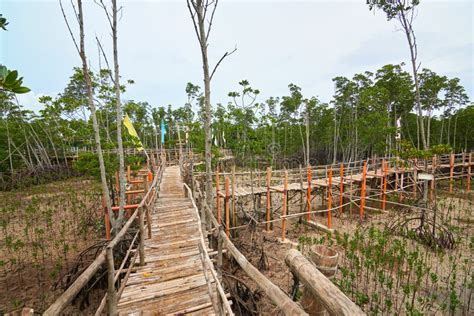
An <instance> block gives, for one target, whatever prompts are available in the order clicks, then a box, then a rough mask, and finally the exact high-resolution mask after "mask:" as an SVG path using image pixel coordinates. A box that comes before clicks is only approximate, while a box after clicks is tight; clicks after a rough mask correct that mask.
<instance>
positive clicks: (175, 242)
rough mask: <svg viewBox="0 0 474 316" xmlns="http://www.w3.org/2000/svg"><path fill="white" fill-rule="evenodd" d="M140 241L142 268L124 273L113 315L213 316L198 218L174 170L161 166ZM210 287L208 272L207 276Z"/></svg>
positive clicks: (214, 288) (173, 167) (175, 167)
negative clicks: (145, 235)
mask: <svg viewBox="0 0 474 316" xmlns="http://www.w3.org/2000/svg"><path fill="white" fill-rule="evenodd" d="M151 219H152V223H151V229H152V238H151V239H147V240H145V266H142V267H137V270H136V271H135V272H133V273H131V274H130V277H129V279H128V281H127V284H126V286H125V289H124V291H123V293H122V296H121V297H120V300H119V302H118V306H117V307H118V308H117V310H118V313H119V315H167V314H180V315H183V314H192V315H213V314H214V309H213V307H212V300H211V296H210V295H213V296H216V287H215V285H214V283H212V285H211V287H212V290H213V293H212V294H210V293H209V291H208V285H207V282H206V278H205V276H204V270H203V266H202V261H201V255H200V252H199V242H200V238H201V237H200V234H199V229H198V226H197V225H198V219H197V217H196V211H195V210H194V208H193V204H192V202H191V200H190V199H189V198H187V197H185V196H184V189H183V183H182V181H181V176H180V174H179V168H178V166H171V167H167V168H166V169H165V171H164V174H163V180H162V182H161V186H160V197H159V198H158V199H157V201H156V203H155V205H154V208H153V211H152V215H151ZM207 276H208V278H210V280H211V282H213V279H212V277H211V272H210V271H208V272H207Z"/></svg>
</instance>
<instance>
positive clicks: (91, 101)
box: [77, 0, 116, 227]
mask: <svg viewBox="0 0 474 316" xmlns="http://www.w3.org/2000/svg"><path fill="white" fill-rule="evenodd" d="M77 5H78V12H79V14H78V22H79V32H80V35H79V37H80V48H79V56H80V57H81V61H82V72H83V74H84V81H85V83H86V87H87V104H88V106H89V109H90V111H91V117H92V126H93V128H94V140H95V145H96V149H97V156H98V158H99V169H100V179H101V183H102V194H103V197H104V199H105V204H106V206H107V212H108V214H109V218H110V221H111V224H112V227H115V225H116V224H115V217H114V214H113V212H112V205H111V202H110V195H109V187H108V185H107V176H106V172H105V164H104V156H103V153H102V145H101V144H100V133H99V124H98V123H97V116H96V108H95V104H94V98H93V92H92V82H91V78H90V76H89V68H88V66H87V57H86V53H85V45H84V16H83V12H82V0H77Z"/></svg>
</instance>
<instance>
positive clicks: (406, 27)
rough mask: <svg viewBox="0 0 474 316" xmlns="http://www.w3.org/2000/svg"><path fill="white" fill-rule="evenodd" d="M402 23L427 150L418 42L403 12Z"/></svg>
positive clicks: (424, 145) (421, 128)
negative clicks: (417, 60)
mask: <svg viewBox="0 0 474 316" xmlns="http://www.w3.org/2000/svg"><path fill="white" fill-rule="evenodd" d="M400 22H401V24H402V26H403V30H404V31H405V35H406V37H407V41H408V46H409V47H410V57H411V66H412V71H413V79H414V81H415V101H416V109H417V112H418V118H417V119H418V121H419V123H418V125H419V127H420V132H421V141H422V144H423V149H427V148H428V147H427V143H426V136H425V127H424V125H423V111H422V109H421V100H420V83H419V80H418V69H417V65H416V58H417V47H416V40H415V38H414V32H413V29H412V25H411V22H409V21H408V20H407V17H406V16H405V12H404V11H403V10H401V12H400Z"/></svg>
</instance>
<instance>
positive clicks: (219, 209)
mask: <svg viewBox="0 0 474 316" xmlns="http://www.w3.org/2000/svg"><path fill="white" fill-rule="evenodd" d="M219 186H220V179H219V168H217V169H216V209H217V222H218V223H219V225H220V224H221V221H222V219H221V217H222V215H221V197H220V194H219V190H220V189H219Z"/></svg>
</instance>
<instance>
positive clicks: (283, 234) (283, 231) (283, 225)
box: [281, 170, 288, 242]
mask: <svg viewBox="0 0 474 316" xmlns="http://www.w3.org/2000/svg"><path fill="white" fill-rule="evenodd" d="M287 190H288V171H287V170H285V178H284V179H283V203H282V207H281V213H282V215H283V216H286V211H287V210H286V208H287V196H286V194H287ZM285 237H286V217H283V218H282V220H281V241H282V242H284V241H285V239H286V238H285Z"/></svg>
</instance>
